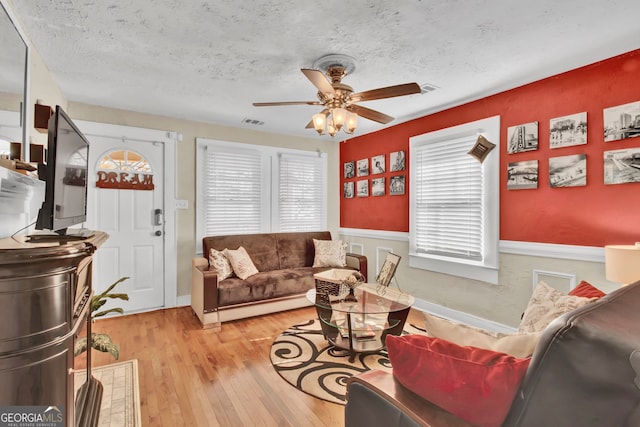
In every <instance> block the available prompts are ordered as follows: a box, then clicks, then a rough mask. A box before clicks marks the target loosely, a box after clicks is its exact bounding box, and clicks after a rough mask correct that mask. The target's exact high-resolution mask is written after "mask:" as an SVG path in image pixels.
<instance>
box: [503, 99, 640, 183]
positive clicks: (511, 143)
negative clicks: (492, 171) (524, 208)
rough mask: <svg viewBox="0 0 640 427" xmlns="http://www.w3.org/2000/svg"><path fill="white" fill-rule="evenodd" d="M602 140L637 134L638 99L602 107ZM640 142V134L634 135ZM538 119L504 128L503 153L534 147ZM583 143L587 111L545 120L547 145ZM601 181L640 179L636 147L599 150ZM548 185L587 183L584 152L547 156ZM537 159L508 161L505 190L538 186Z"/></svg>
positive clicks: (639, 125) (639, 122) (639, 121)
mask: <svg viewBox="0 0 640 427" xmlns="http://www.w3.org/2000/svg"><path fill="white" fill-rule="evenodd" d="M602 113H603V117H604V129H603V140H604V142H605V143H609V142H613V141H620V140H625V139H627V138H634V137H636V136H640V101H637V102H631V103H628V104H623V105H618V106H615V107H610V108H605V109H603V112H602ZM638 141H639V142H640V138H639V139H638ZM538 144H539V138H538V122H530V123H525V124H521V125H517V126H511V127H508V128H507V153H508V154H514V153H522V152H528V151H534V150H537V149H538ZM585 144H587V113H586V112H581V113H575V114H571V115H568V116H563V117H557V118H553V119H551V120H550V121H549V148H550V149H552V150H553V149H557V148H564V147H571V146H579V145H585ZM603 161H604V184H623V183H628V182H640V147H634V148H626V149H617V150H616V149H613V150H606V151H604V152H603ZM548 165H549V186H550V187H551V188H559V187H579V186H586V185H587V154H586V153H577V154H571V155H566V156H557V157H549V159H548ZM538 171H539V169H538V160H524V161H517V162H509V163H508V165H507V190H522V189H535V188H538V181H539V173H538Z"/></svg>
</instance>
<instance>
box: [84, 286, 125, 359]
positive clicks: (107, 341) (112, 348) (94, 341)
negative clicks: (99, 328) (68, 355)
mask: <svg viewBox="0 0 640 427" xmlns="http://www.w3.org/2000/svg"><path fill="white" fill-rule="evenodd" d="M127 279H128V277H121V278H120V279H118V280H117V281H116V282H115V283H113V284H111V286H109V287H108V288H107V289H106V290H105V291H104V292H102V293H101V294H98V295H94V296H93V298H91V307H90V308H89V310H90V316H91V321H92V322H93V321H94V320H95V318H96V317H101V316H104V315H106V314H109V313H120V314H123V313H124V311H123V310H122V308H120V307H116V308H110V309H108V310H103V311H98V310H100V309H101V308H102V306H103V305H105V303H106V302H107V298H111V299H121V300H124V301H128V300H129V295H127V294H125V293H111V291H112V290H113V289H114V288H115V287H116V286H117V285H118V284H119V283H121V282H124V281H125V280H127ZM91 348H94V349H96V350H98V351H102V352H109V353H111V354H112V355H113V357H114V358H115V359H116V360H118V358H119V357H120V347H118V346H117V345H116V344H114V343H113V341H111V337H110V336H109V335H107V334H98V333H95V332H92V333H91ZM84 351H87V337H82V338H80V339H79V340H78V341H77V342H76V345H75V349H74V355H75V356H77V355H79V354H81V353H82V352H84Z"/></svg>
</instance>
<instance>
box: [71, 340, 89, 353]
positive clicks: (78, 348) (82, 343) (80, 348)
mask: <svg viewBox="0 0 640 427" xmlns="http://www.w3.org/2000/svg"><path fill="white" fill-rule="evenodd" d="M85 351H87V337H82V338H80V339H79V340H78V341H76V344H75V346H74V348H73V355H74V357H75V356H77V355H79V354H82V353H83V352H85Z"/></svg>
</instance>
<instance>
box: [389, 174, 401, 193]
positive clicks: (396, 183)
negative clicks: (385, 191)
mask: <svg viewBox="0 0 640 427" xmlns="http://www.w3.org/2000/svg"><path fill="white" fill-rule="evenodd" d="M389 194H391V195H392V196H396V195H400V194H404V175H395V176H392V177H391V178H389Z"/></svg>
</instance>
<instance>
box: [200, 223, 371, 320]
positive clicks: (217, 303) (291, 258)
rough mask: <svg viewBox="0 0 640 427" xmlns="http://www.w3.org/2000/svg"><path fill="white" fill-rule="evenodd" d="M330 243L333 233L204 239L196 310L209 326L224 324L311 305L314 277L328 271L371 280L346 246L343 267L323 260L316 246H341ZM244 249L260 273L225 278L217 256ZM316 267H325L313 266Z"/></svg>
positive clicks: (363, 263) (361, 258)
mask: <svg viewBox="0 0 640 427" xmlns="http://www.w3.org/2000/svg"><path fill="white" fill-rule="evenodd" d="M331 240H332V239H331V233H330V232H329V231H318V232H291V233H263V234H244V235H229V236H209V237H205V238H203V239H202V253H203V256H202V257H196V258H194V259H193V261H192V283H191V306H192V308H193V311H194V312H195V313H196V315H197V316H198V318H199V319H200V322H201V323H202V325H203V326H204V327H213V326H219V325H220V323H221V322H226V321H229V320H235V319H240V318H245V317H250V316H256V315H260V314H266V313H273V312H276V311H283V310H289V309H293V308H299V307H304V306H308V305H311V302H310V301H308V300H307V299H306V297H305V293H306V292H307V291H308V290H309V289H311V288H313V287H314V284H315V282H314V279H313V275H314V274H315V273H318V272H321V271H324V270H327V269H328V268H332V267H341V268H352V269H354V270H358V271H360V272H361V273H362V274H363V275H364V276H365V278H366V274H367V259H366V257H365V256H362V255H357V254H351V253H346V244H342V246H343V247H344V253H343V254H342V255H343V258H344V261H343V262H344V265H338V264H332V262H326V261H327V259H323V260H322V261H323V262H318V261H319V260H318V259H317V257H316V246H318V247H327V246H332V247H335V246H336V245H338V243H339V242H337V241H333V243H331V242H330V241H331ZM320 244H322V245H321V246H320ZM241 247H242V248H244V250H246V254H247V255H248V257H249V258H250V261H251V262H250V263H252V264H253V266H255V270H257V272H255V270H253V273H255V274H251V275H250V276H249V277H246V278H244V279H241V278H239V277H237V275H235V274H233V275H232V276H231V277H227V278H224V279H223V278H221V277H220V276H221V275H220V270H221V269H220V268H216V266H215V265H211V262H210V261H211V255H212V253H213V254H216V255H217V256H220V253H227V254H228V253H229V252H228V251H229V250H231V251H234V250H239V248H241ZM212 250H213V252H212ZM225 250H226V251H225ZM214 261H215V260H214ZM329 261H332V260H329ZM314 263H315V265H320V266H317V267H314Z"/></svg>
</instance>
